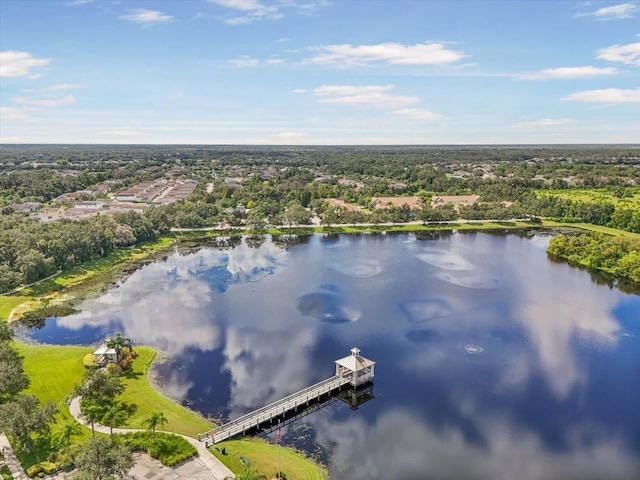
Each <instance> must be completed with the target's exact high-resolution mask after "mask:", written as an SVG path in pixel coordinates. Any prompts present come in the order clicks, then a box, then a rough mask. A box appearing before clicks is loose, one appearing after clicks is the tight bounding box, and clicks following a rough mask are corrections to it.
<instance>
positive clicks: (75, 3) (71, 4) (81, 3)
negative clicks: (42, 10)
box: [65, 0, 93, 7]
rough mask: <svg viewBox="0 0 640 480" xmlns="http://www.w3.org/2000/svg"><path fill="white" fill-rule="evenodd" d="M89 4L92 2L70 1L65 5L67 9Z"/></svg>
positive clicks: (88, 0) (89, 0)
mask: <svg viewBox="0 0 640 480" xmlns="http://www.w3.org/2000/svg"><path fill="white" fill-rule="evenodd" d="M91 2H93V0H71V1H70V2H67V3H65V5H67V6H69V7H75V6H77V5H84V4H86V3H91Z"/></svg>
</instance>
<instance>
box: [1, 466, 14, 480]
mask: <svg viewBox="0 0 640 480" xmlns="http://www.w3.org/2000/svg"><path fill="white" fill-rule="evenodd" d="M0 478H2V480H13V475H11V470H9V467H8V466H7V465H3V466H2V467H0Z"/></svg>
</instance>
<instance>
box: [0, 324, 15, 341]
mask: <svg viewBox="0 0 640 480" xmlns="http://www.w3.org/2000/svg"><path fill="white" fill-rule="evenodd" d="M13 334H14V331H13V326H12V325H11V324H10V323H9V322H0V342H10V341H11V340H13Z"/></svg>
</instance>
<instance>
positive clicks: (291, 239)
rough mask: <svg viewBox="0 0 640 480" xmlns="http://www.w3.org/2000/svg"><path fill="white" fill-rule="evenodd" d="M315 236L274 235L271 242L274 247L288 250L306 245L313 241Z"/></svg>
mask: <svg viewBox="0 0 640 480" xmlns="http://www.w3.org/2000/svg"><path fill="white" fill-rule="evenodd" d="M312 236H313V235H298V234H295V233H293V234H282V235H272V236H271V241H272V242H273V244H274V245H276V246H277V247H280V248H286V247H288V246H291V245H306V244H307V243H309V240H311V237H312Z"/></svg>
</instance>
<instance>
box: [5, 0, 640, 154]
mask: <svg viewBox="0 0 640 480" xmlns="http://www.w3.org/2000/svg"><path fill="white" fill-rule="evenodd" d="M0 51H1V55H2V56H1V58H0V82H1V83H0V108H1V119H0V141H1V142H2V143H136V144H137V143H165V144H167V143H186V144H189V143H190V144H318V145H322V144H503V143H507V144H513V143H639V142H640V1H635V0H634V1H626V2H625V1H615V0H614V1H612V2H606V1H605V2H600V1H597V2H579V1H562V0H541V1H507V0H503V1H481V0H475V1H463V0H457V1H456V0H450V1H435V0H434V1H428V0H419V1H404V0H392V1H390V0H387V1H376V0H333V1H329V0H279V1H276V0H179V1H169V0H147V1H137V0H121V1H113V0H0Z"/></svg>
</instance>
